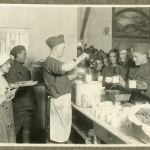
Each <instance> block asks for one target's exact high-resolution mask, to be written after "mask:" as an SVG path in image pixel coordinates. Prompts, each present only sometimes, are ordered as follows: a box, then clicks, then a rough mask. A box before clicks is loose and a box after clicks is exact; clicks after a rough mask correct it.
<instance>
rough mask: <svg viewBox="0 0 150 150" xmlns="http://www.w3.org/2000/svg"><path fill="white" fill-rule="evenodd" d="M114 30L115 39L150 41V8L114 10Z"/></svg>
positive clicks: (119, 8) (117, 8)
mask: <svg viewBox="0 0 150 150" xmlns="http://www.w3.org/2000/svg"><path fill="white" fill-rule="evenodd" d="M112 29H113V30H112V36H113V38H132V39H133V38H134V39H137V38H139V39H149V38H150V11H149V7H143V8H141V7H134V8H127V7H126V8H125V7H124V8H123V7H115V8H113V16H112Z"/></svg>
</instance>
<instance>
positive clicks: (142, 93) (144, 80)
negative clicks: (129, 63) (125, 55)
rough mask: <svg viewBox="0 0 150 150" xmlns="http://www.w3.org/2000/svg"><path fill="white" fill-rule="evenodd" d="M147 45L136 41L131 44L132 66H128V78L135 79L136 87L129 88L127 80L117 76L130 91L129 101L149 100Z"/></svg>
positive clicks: (149, 76) (149, 70) (149, 74)
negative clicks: (133, 64) (133, 63)
mask: <svg viewBox="0 0 150 150" xmlns="http://www.w3.org/2000/svg"><path fill="white" fill-rule="evenodd" d="M148 55H149V46H148V44H146V43H136V44H135V45H134V46H133V61H134V62H135V65H136V66H134V67H132V68H130V71H129V74H128V81H129V80H136V81H137V82H136V88H135V89H131V88H129V84H128V82H126V81H125V80H123V78H122V77H121V76H119V79H120V84H121V86H122V87H123V88H124V89H125V90H126V91H128V92H130V93H131V98H130V102H131V103H133V104H136V102H142V101H143V102H150V99H149V98H150V62H149V60H148Z"/></svg>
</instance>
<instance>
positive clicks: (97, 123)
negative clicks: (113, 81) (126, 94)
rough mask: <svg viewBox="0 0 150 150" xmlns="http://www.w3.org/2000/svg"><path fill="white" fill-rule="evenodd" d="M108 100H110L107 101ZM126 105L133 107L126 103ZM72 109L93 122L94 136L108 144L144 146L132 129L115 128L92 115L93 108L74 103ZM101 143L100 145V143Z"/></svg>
mask: <svg viewBox="0 0 150 150" xmlns="http://www.w3.org/2000/svg"><path fill="white" fill-rule="evenodd" d="M107 100H108V99H107ZM124 105H131V104H129V103H125V104H124ZM72 107H73V108H74V109H76V110H77V111H79V112H80V113H82V114H83V115H84V116H85V117H87V118H89V119H90V120H91V121H92V122H93V129H94V134H95V135H96V137H98V139H101V140H103V141H104V142H105V143H107V144H144V143H142V142H141V141H140V140H139V139H137V138H136V137H135V136H134V133H133V130H132V127H120V128H113V127H111V126H110V125H109V124H108V123H106V122H105V121H102V120H100V119H98V118H95V117H94V116H93V115H92V108H83V107H79V106H77V105H75V104H74V103H73V102H72ZM100 142H101V141H99V142H98V143H100Z"/></svg>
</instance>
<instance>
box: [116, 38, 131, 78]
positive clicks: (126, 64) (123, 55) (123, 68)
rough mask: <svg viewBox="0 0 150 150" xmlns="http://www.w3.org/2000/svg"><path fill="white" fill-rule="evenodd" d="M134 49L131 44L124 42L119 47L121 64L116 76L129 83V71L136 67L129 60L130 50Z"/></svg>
mask: <svg viewBox="0 0 150 150" xmlns="http://www.w3.org/2000/svg"><path fill="white" fill-rule="evenodd" d="M131 47H132V45H131V43H130V42H127V41H124V42H122V43H121V44H120V46H119V48H118V49H119V61H120V64H119V65H118V66H117V67H116V71H115V72H116V74H117V75H120V76H121V77H122V78H123V79H124V80H125V81H127V76H128V73H129V69H130V68H131V67H132V66H134V63H133V61H132V60H131V59H129V54H128V53H129V49H130V48H131Z"/></svg>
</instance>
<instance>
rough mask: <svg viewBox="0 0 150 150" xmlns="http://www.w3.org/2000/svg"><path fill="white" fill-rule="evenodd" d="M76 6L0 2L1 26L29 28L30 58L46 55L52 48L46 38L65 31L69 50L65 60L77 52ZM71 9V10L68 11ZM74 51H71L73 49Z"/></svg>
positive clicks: (36, 58)
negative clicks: (6, 3)
mask: <svg viewBox="0 0 150 150" xmlns="http://www.w3.org/2000/svg"><path fill="white" fill-rule="evenodd" d="M76 9H77V8H75V7H73V8H70V7H67V8H65V7H57V8H56V7H48V6H47V7H46V6H43V5H42V6H39V5H36V6H34V7H33V5H29V6H28V7H27V6H23V5H21V6H16V5H15V6H13V5H8V6H6V5H5V6H2V5H1V6H0V27H14V28H29V32H30V33H29V54H28V57H29V62H31V61H34V62H36V61H38V60H40V59H45V58H46V57H47V55H49V48H48V46H47V45H46V43H45V41H46V39H47V38H48V37H50V36H57V35H59V34H64V36H65V41H66V54H65V55H64V57H63V58H62V59H61V60H62V61H67V60H71V59H72V58H74V57H75V56H76V43H77V32H76V31H77V11H76ZM68 12H69V13H68ZM70 52H71V53H70Z"/></svg>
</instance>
